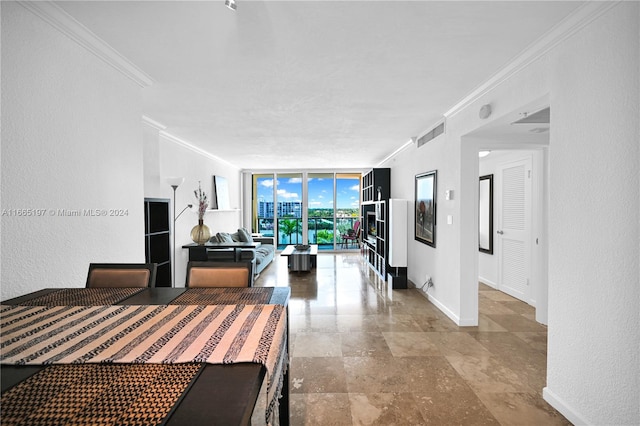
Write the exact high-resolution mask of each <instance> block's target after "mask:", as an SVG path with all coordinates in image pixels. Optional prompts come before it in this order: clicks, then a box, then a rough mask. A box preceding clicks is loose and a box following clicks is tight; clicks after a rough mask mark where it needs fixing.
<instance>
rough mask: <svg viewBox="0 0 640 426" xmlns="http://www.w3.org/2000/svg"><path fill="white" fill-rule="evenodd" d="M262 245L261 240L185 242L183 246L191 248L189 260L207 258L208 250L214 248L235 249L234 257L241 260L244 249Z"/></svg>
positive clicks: (237, 260)
mask: <svg viewBox="0 0 640 426" xmlns="http://www.w3.org/2000/svg"><path fill="white" fill-rule="evenodd" d="M261 245H262V243H260V242H253V243H247V242H233V243H211V242H208V243H204V244H196V243H191V244H185V245H183V246H182V248H183V249H189V261H193V260H196V261H199V260H207V250H213V249H232V250H233V253H234V254H233V258H234V261H235V262H239V261H240V256H241V253H242V249H254V248H258V247H260V246H261Z"/></svg>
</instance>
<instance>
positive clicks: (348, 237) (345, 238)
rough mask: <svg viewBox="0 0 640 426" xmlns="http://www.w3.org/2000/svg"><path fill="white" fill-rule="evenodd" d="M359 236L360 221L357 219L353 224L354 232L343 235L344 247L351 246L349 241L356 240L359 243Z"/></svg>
mask: <svg viewBox="0 0 640 426" xmlns="http://www.w3.org/2000/svg"><path fill="white" fill-rule="evenodd" d="M359 238H360V221H359V220H356V221H355V223H354V224H353V232H352V233H348V234H343V235H342V247H345V246H346V248H349V242H350V241H355V242H356V243H357V242H358V239H359Z"/></svg>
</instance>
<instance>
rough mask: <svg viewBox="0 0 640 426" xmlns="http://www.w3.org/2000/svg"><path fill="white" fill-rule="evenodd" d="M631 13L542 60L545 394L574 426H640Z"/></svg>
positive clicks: (635, 61)
mask: <svg viewBox="0 0 640 426" xmlns="http://www.w3.org/2000/svg"><path fill="white" fill-rule="evenodd" d="M638 6H639V4H638V3H637V2H623V3H621V4H619V5H618V6H616V7H614V8H613V9H612V10H611V11H609V12H608V13H607V14H606V15H604V16H602V17H600V18H599V19H598V20H597V21H595V22H594V23H593V24H592V25H590V26H588V27H586V28H584V29H582V30H581V31H580V32H579V33H577V34H575V35H574V36H573V37H571V38H570V39H568V40H567V41H566V42H565V43H564V45H563V46H562V48H561V49H557V50H556V51H555V52H554V54H553V68H552V70H551V71H552V75H553V77H552V82H551V97H552V123H553V124H552V126H553V131H552V132H551V151H550V153H551V155H550V180H551V185H552V186H551V194H550V212H551V217H550V223H549V233H550V236H551V245H550V253H549V275H550V283H549V301H550V304H549V355H548V372H547V388H546V393H545V397H547V398H553V399H555V402H556V403H561V404H564V405H566V406H567V407H569V408H570V409H572V410H574V411H575V413H576V414H577V415H578V416H577V418H575V419H573V421H574V422H577V423H582V422H584V423H589V424H615V425H630V424H634V425H637V424H640V393H639V392H640V391H639V389H640V358H639V350H640V331H639V328H638V324H640V317H639V314H638V312H640V309H639V308H638V305H639V302H640V297H639V295H640V293H639V288H640V285H639V282H640V280H639V279H640V274H639V269H638V258H639V247H638V244H639V243H638V242H639V232H638V226H639V211H640V205H639V202H638V196H639V194H638V188H639V180H638V172H639V170H640V162H639V149H638V148H639V142H638V141H639V140H640V134H639V129H638V122H639V118H638V117H640V109H639V103H640V101H639V99H638V98H639V93H640V84H639V79H640V77H639V76H640V73H639V64H640V62H639V58H638V56H639V52H640V43H639V38H640V37H639V26H638V21H639V17H640V14H639V7H638ZM555 123H557V125H556V124H555Z"/></svg>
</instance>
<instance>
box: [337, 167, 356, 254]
mask: <svg viewBox="0 0 640 426" xmlns="http://www.w3.org/2000/svg"><path fill="white" fill-rule="evenodd" d="M360 178H361V174H360V173H336V209H335V210H336V244H338V245H339V246H340V248H355V249H357V248H358V247H359V246H358V242H357V240H354V239H353V238H343V237H344V236H345V235H346V236H353V235H355V236H356V237H357V236H358V235H357V233H356V222H359V220H360Z"/></svg>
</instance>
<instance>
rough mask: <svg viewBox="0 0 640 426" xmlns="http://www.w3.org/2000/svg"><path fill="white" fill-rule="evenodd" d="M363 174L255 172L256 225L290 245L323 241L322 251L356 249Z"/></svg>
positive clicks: (260, 229) (277, 242) (254, 220)
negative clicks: (349, 237) (355, 236)
mask: <svg viewBox="0 0 640 426" xmlns="http://www.w3.org/2000/svg"><path fill="white" fill-rule="evenodd" d="M360 177H361V174H360V173H331V172H329V173H327V172H325V173H267V174H254V175H253V224H254V225H253V226H254V230H255V231H256V232H259V233H261V234H262V235H264V236H270V237H274V238H275V242H276V244H277V246H278V248H279V249H283V248H284V247H285V246H287V245H288V244H303V243H308V244H318V248H319V249H321V250H333V249H335V248H338V249H341V248H348V249H357V248H358V245H357V242H355V241H353V239H351V240H347V239H345V238H343V237H344V236H346V235H353V234H354V231H353V230H354V228H356V222H357V221H358V219H359V214H360Z"/></svg>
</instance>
